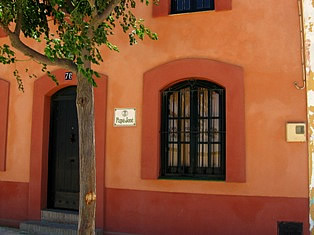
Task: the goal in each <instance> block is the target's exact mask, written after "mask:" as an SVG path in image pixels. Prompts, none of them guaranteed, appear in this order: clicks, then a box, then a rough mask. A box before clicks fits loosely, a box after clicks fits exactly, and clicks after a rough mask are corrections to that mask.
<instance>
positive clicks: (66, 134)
mask: <svg viewBox="0 0 314 235" xmlns="http://www.w3.org/2000/svg"><path fill="white" fill-rule="evenodd" d="M75 99H76V87H75V86H70V87H66V88H64V89H61V90H59V91H58V92H57V93H55V94H54V95H53V96H52V97H51V114H50V139H49V162H48V198H47V199H48V200H47V204H48V205H47V206H48V208H54V209H66V210H78V206H79V155H78V151H79V145H78V141H79V139H78V138H79V136H78V123H77V112H76V105H75V104H76V102H75Z"/></svg>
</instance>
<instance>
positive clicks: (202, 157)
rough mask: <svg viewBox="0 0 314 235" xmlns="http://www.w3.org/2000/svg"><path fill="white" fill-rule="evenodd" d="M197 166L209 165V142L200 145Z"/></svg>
mask: <svg viewBox="0 0 314 235" xmlns="http://www.w3.org/2000/svg"><path fill="white" fill-rule="evenodd" d="M197 166H198V167H208V144H199V145H198V158H197Z"/></svg>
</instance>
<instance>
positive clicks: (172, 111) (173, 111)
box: [169, 92, 179, 117]
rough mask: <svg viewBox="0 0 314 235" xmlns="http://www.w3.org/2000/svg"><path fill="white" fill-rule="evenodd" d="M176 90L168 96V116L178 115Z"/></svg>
mask: <svg viewBox="0 0 314 235" xmlns="http://www.w3.org/2000/svg"><path fill="white" fill-rule="evenodd" d="M178 96H179V95H178V92H174V93H173V94H172V95H170V98H169V116H170V117H178V99H179V98H178Z"/></svg>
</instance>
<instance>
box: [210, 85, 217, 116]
mask: <svg viewBox="0 0 314 235" xmlns="http://www.w3.org/2000/svg"><path fill="white" fill-rule="evenodd" d="M211 98H212V99H211V102H212V103H211V106H212V107H211V113H212V117H219V94H218V93H217V92H216V91H212V92H211Z"/></svg>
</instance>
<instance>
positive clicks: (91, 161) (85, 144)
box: [76, 65, 96, 235]
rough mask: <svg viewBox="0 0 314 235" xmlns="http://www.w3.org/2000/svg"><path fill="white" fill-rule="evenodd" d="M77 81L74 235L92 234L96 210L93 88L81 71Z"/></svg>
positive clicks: (93, 232)
mask: <svg viewBox="0 0 314 235" xmlns="http://www.w3.org/2000/svg"><path fill="white" fill-rule="evenodd" d="M89 66H90V65H89ZM77 81H78V82H77V98H76V107H77V116H78V125H79V158H80V206H79V224H78V231H77V234H79V235H83V234H84V235H90V234H93V235H94V234H95V211H96V165H95V163H96V161H95V160H96V159H95V131H94V130H95V127H94V90H93V86H92V84H91V83H90V82H88V80H87V79H86V78H85V77H84V76H83V75H82V74H81V73H78V74H77Z"/></svg>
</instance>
